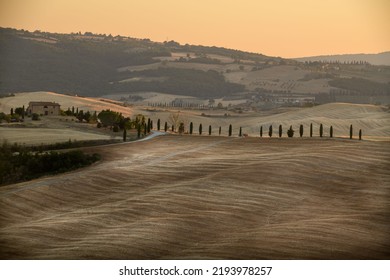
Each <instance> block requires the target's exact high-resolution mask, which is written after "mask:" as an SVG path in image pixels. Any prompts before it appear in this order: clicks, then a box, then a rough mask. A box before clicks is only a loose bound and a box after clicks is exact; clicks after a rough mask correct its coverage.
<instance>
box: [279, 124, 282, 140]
mask: <svg viewBox="0 0 390 280" xmlns="http://www.w3.org/2000/svg"><path fill="white" fill-rule="evenodd" d="M282 133H283V129H282V125H279V138H280V137H282Z"/></svg>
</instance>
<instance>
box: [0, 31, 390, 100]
mask: <svg viewBox="0 0 390 280" xmlns="http://www.w3.org/2000/svg"><path fill="white" fill-rule="evenodd" d="M387 54H389V53H387ZM384 55H386V54H384ZM303 60H304V61H305V62H299V61H296V60H291V59H283V58H280V57H269V56H265V55H262V54H256V53H249V52H243V51H239V50H231V49H225V48H220V47H215V46H214V47H205V46H194V45H188V44H186V45H180V44H179V43H177V42H175V41H169V42H163V43H157V42H152V41H150V40H149V39H135V38H131V37H124V36H115V37H113V36H111V35H105V34H92V33H90V32H85V33H84V34H81V33H71V34H57V33H48V32H41V31H35V32H28V31H25V30H16V29H10V28H0V97H1V95H7V94H8V93H15V92H37V91H51V92H57V93H64V94H70V95H78V96H103V95H104V96H109V95H113V94H126V95H127V96H128V94H131V93H137V94H138V93H143V92H158V93H166V94H174V95H181V96H193V97H197V98H201V99H204V100H208V99H214V98H225V97H226V98H227V99H228V100H233V99H242V98H243V96H246V97H245V98H246V99H247V100H248V101H256V100H260V103H262V105H261V106H263V105H265V107H274V106H282V105H283V102H285V101H283V100H289V99H290V98H291V97H300V98H309V99H310V98H311V99H313V98H316V100H317V102H319V103H325V102H332V101H333V102H334V101H341V102H356V103H367V102H368V103H378V104H379V103H381V104H389V103H390V66H375V65H372V64H369V63H364V61H368V59H365V58H357V57H356V58H355V59H354V60H353V61H354V62H353V63H347V64H345V63H342V62H341V59H336V60H331V61H329V62H325V59H322V60H321V61H318V59H317V60H316V61H313V62H310V61H308V60H307V59H303ZM314 60H315V59H314ZM383 61H384V60H383ZM389 64H390V63H389ZM256 95H257V96H258V98H255V96H256ZM319 95H320V96H321V98H320V99H318V98H317V96H319ZM281 100H282V101H281ZM287 102H288V101H287ZM263 103H267V104H263ZM268 103H270V104H268ZM269 105H271V106H269Z"/></svg>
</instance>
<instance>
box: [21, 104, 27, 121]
mask: <svg viewBox="0 0 390 280" xmlns="http://www.w3.org/2000/svg"><path fill="white" fill-rule="evenodd" d="M22 108H23V111H22V119H23V120H24V115H25V113H26V110H25V108H24V105H23V107H22Z"/></svg>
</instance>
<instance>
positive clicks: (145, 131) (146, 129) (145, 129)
mask: <svg viewBox="0 0 390 280" xmlns="http://www.w3.org/2000/svg"><path fill="white" fill-rule="evenodd" d="M147 132H148V128H147V124H146V123H145V124H144V135H146V133H147Z"/></svg>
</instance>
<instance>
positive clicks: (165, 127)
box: [164, 122, 168, 132]
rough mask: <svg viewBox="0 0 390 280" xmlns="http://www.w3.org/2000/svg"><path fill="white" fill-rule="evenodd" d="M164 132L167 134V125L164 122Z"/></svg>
mask: <svg viewBox="0 0 390 280" xmlns="http://www.w3.org/2000/svg"><path fill="white" fill-rule="evenodd" d="M164 131H165V132H167V131H168V123H167V122H165V125H164Z"/></svg>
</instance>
